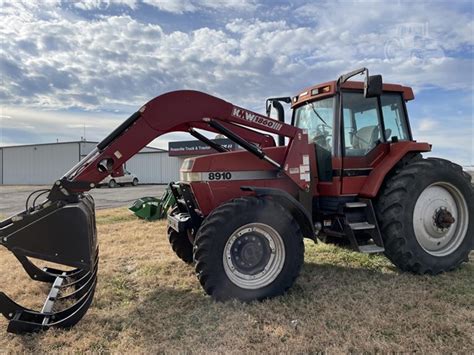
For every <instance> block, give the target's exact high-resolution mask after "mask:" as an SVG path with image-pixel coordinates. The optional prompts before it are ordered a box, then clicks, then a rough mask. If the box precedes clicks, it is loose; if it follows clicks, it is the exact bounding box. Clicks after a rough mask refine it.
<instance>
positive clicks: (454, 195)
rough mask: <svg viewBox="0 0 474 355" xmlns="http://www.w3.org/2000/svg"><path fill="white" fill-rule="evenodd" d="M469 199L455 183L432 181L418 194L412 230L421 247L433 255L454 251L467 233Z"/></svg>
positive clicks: (447, 253)
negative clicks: (467, 200)
mask: <svg viewBox="0 0 474 355" xmlns="http://www.w3.org/2000/svg"><path fill="white" fill-rule="evenodd" d="M468 224H469V214H468V207H467V203H466V200H465V198H464V196H463V195H462V193H461V192H460V191H459V190H458V189H457V188H456V187H455V186H453V185H452V184H450V183H447V182H437V183H434V184H431V185H430V186H428V187H427V188H425V190H423V192H422V193H421V194H420V196H419V197H418V199H417V201H416V204H415V209H414V211H413V229H414V232H415V237H416V239H417V241H418V243H419V244H420V246H421V247H422V248H423V249H424V250H425V251H426V252H427V253H429V254H431V255H434V256H446V255H450V254H452V253H453V252H454V251H455V250H456V249H457V248H458V247H459V245H461V243H462V242H463V240H464V238H465V237H466V234H467V227H468Z"/></svg>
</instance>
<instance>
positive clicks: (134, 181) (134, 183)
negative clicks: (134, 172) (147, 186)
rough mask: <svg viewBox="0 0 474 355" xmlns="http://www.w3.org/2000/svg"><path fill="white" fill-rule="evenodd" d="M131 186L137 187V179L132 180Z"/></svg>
mask: <svg viewBox="0 0 474 355" xmlns="http://www.w3.org/2000/svg"><path fill="white" fill-rule="evenodd" d="M132 185H133V186H137V185H138V179H137V178H134V179H133V181H132Z"/></svg>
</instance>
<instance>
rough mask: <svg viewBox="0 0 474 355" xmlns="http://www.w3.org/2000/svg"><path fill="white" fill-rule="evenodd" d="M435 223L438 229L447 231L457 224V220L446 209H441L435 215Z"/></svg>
mask: <svg viewBox="0 0 474 355" xmlns="http://www.w3.org/2000/svg"><path fill="white" fill-rule="evenodd" d="M433 222H434V225H435V226H436V227H437V228H439V229H441V230H443V231H445V230H447V229H448V228H449V227H451V225H452V224H453V223H454V222H456V219H455V218H454V217H453V215H452V214H451V212H449V211H448V209H447V208H446V207H440V208H438V209H437V210H436V212H435V213H434V215H433Z"/></svg>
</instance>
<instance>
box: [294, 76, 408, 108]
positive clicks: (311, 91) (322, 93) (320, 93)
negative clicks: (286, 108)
mask: <svg viewBox="0 0 474 355" xmlns="http://www.w3.org/2000/svg"><path fill="white" fill-rule="evenodd" d="M341 88H342V89H349V90H351V89H352V90H363V89H364V82H362V81H346V82H345V83H344V84H342V86H341ZM383 91H388V92H399V93H401V94H402V95H403V99H404V100H405V101H410V100H413V99H414V98H415V95H414V94H413V90H412V89H411V87H408V86H402V85H398V84H383ZM335 93H336V81H335V80H334V81H328V82H326V83H322V84H317V85H314V86H311V87H309V88H306V89H304V90H303V91H302V92H300V93H299V94H298V95H297V96H294V97H293V98H292V100H291V108H295V107H297V106H300V105H301V104H303V103H305V102H307V101H312V100H316V99H317V100H319V99H323V98H326V97H330V96H333V95H334V94H335Z"/></svg>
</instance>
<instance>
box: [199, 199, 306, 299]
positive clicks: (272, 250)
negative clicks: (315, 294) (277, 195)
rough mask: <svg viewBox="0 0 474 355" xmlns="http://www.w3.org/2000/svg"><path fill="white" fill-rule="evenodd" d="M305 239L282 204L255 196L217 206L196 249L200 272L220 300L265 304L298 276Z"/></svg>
mask: <svg viewBox="0 0 474 355" xmlns="http://www.w3.org/2000/svg"><path fill="white" fill-rule="evenodd" d="M303 258H304V244H303V235H302V233H301V230H300V227H299V225H298V224H297V223H296V221H295V220H294V219H293V217H292V216H291V214H290V213H289V212H288V211H286V210H285V209H284V208H283V207H282V206H281V205H279V204H277V203H275V202H273V201H269V200H264V199H258V198H255V197H246V198H238V199H235V200H233V201H231V202H228V203H225V204H223V205H221V206H220V207H218V208H216V209H215V210H214V211H213V212H212V213H211V214H210V215H209V216H208V217H207V218H206V220H205V221H204V222H203V224H202V225H201V228H200V229H199V231H198V233H197V236H196V241H195V245H194V260H195V261H196V272H197V275H198V278H199V281H200V283H201V285H202V286H203V288H204V290H205V291H206V292H207V293H208V294H209V295H211V296H212V297H213V298H215V299H217V300H228V299H231V298H236V299H239V300H242V301H251V300H256V299H258V300H260V299H264V298H270V297H274V296H277V295H281V294H283V293H284V292H285V291H286V290H287V289H289V288H290V287H291V286H292V285H293V283H294V281H295V279H296V277H297V276H298V274H299V271H300V269H301V266H302V264H303Z"/></svg>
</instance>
